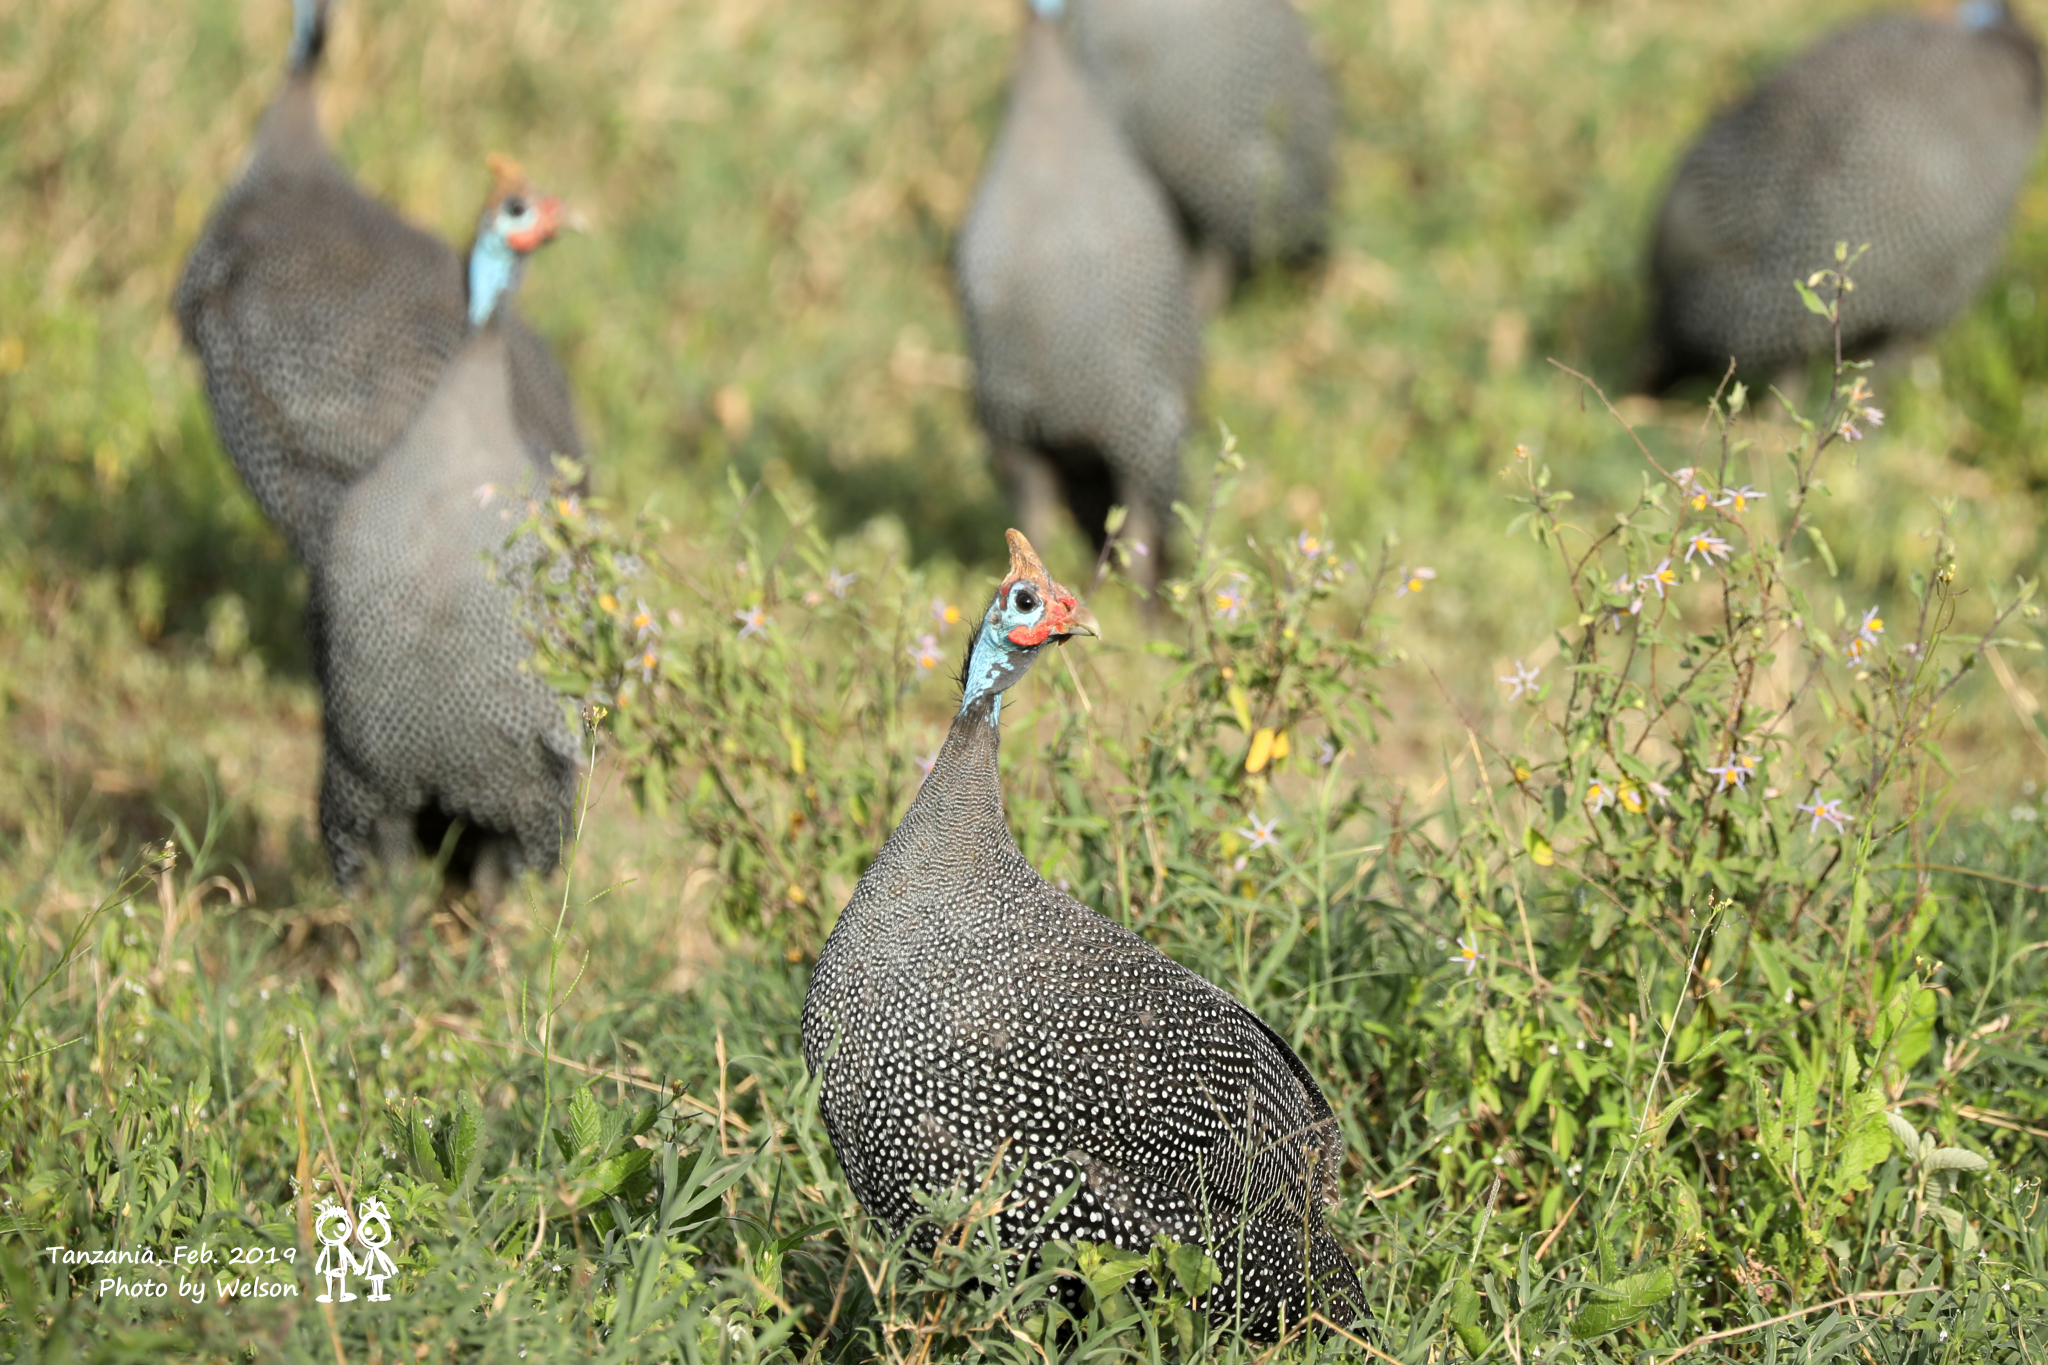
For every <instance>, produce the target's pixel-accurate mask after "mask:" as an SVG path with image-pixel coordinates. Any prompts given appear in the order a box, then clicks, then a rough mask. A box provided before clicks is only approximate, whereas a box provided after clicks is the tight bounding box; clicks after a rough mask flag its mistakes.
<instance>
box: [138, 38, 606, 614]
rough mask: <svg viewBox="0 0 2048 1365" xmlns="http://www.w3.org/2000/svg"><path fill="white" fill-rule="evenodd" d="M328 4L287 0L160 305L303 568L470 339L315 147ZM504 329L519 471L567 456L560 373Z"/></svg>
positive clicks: (431, 276)
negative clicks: (260, 105) (274, 81)
mask: <svg viewBox="0 0 2048 1365" xmlns="http://www.w3.org/2000/svg"><path fill="white" fill-rule="evenodd" d="M327 8H328V6H327V2H326V0H295V13H296V16H297V21H296V24H295V26H294V31H293V38H292V48H291V58H290V63H289V69H288V73H287V75H286V77H285V81H284V86H283V88H282V89H281V90H279V92H278V93H277V95H276V96H275V97H274V98H273V99H272V101H271V103H270V107H269V109H268V110H266V111H265V113H264V115H263V121H262V124H261V126H260V128H259V130H258V132H257V135H256V143H255V146H254V148H253V149H252V150H251V152H250V155H249V159H248V162H247V163H246V164H245V166H244V167H243V169H242V171H241V174H240V175H239V176H238V178H237V179H236V181H235V183H234V185H233V186H232V188H230V189H229V190H228V192H227V193H226V194H225V195H224V196H223V197H222V199H221V202H220V203H219V205H217V206H216V207H215V209H214V212H213V216H212V218H211V220H210V221H209V222H208V223H207V225H206V229H205V231H204V232H203V233H202V234H201V235H200V238H199V240H198V242H197V243H196V244H195V245H194V246H193V248H192V254H191V257H190V259H189V260H188V261H187V262H186V265H185V273H184V276H183V278H182V279H180V280H179V282H178V290H177V297H176V299H175V302H174V305H173V307H174V311H175V312H176V314H177V317H178V322H179V325H180V327H181V328H182V329H183V331H184V335H185V340H186V342H187V344H188V345H190V346H191V347H192V349H193V350H194V351H195V352H197V353H198V356H199V359H200V363H201V365H202V367H203V368H204V370H205V373H206V393H207V398H208V400H209V402H210V403H211V405H212V408H213V419H214V426H215V429H216V430H217V431H218V432H219V435H220V441H221V445H222V446H224V447H225V448H226V450H227V453H228V458H229V459H231V460H232V461H234V464H235V467H236V469H237V470H239V471H240V473H241V475H242V478H243V480H244V481H245V482H246V483H247V484H248V485H249V490H250V492H251V493H253V494H254V495H255V498H256V501H257V504H258V505H259V506H261V507H262V509H263V512H264V514H265V515H266V516H268V517H269V518H270V520H271V521H272V522H273V523H275V524H276V525H277V526H278V528H279V529H280V530H282V531H283V533H284V535H285V538H286V540H287V541H289V542H290V544H291V547H292V549H293V551H294V552H295V553H296V554H297V555H298V556H299V558H300V559H301V560H302V561H303V562H304V563H305V564H306V565H307V567H308V568H309V569H313V568H317V567H318V565H319V563H320V561H321V558H322V557H323V554H324V551H325V544H326V538H327V531H328V527H329V525H330V524H331V522H332V521H333V517H334V511H335V508H336V506H337V505H338V504H339V502H340V499H341V495H342V491H343V490H344V489H345V488H346V487H347V485H348V483H349V481H350V480H352V479H354V478H355V477H356V476H357V475H359V474H361V473H362V472H363V471H364V470H365V469H367V468H368V467H369V466H370V463H371V462H372V461H373V460H375V459H376V458H377V457H378V456H379V455H381V454H383V452H384V451H385V450H386V449H387V448H388V447H389V446H390V445H391V443H392V442H393V441H395V440H397V439H398V437H399V436H400V435H401V434H402V433H403V432H404V431H405V429H406V427H407V425H408V424H409V423H410V422H411V421H412V420H413V417H414V415H415V414H416V413H417V412H418V411H419V408H420V405H421V404H422V403H424V402H425V401H426V398H427V395H428V394H429V393H431V392H432V391H433V388H434V384H435V382H436V381H437V380H438V379H439V378H440V376H441V371H442V370H443V369H444V368H445V367H446V366H447V364H448V362H449V361H450V360H451V359H452V358H453V357H454V355H455V353H456V352H457V351H458V350H460V349H461V347H462V345H463V343H464V340H465V338H466V337H467V335H468V331H469V325H468V312H469V301H468V292H467V289H466V286H465V283H464V279H463V265H462V260H461V258H460V257H459V256H457V255H456V253H455V252H453V251H451V250H450V249H449V248H448V246H447V245H446V244H445V243H443V242H442V241H440V240H439V239H438V238H435V237H432V236H430V235H428V234H427V233H424V232H422V231H420V230H419V229H418V228H415V227H413V226H411V225H410V224H408V223H406V222H405V221H404V220H403V219H401V218H399V217H398V216H397V215H396V214H394V213H393V212H392V211H391V210H390V209H388V208H386V207H385V206H384V205H382V204H380V203H378V202H377V201H376V200H374V199H372V198H370V197H369V196H368V195H366V194H364V193H363V192H362V191H361V190H359V189H357V188H356V186H355V183H354V182H353V181H352V180H351V179H350V178H349V176H348V174H347V172H345V171H344V170H342V168H341V167H340V165H339V164H337V163H336V162H335V160H334V157H333V155H332V153H330V152H329V150H328V147H327V143H326V140H325V138H323V137H322V136H321V132H320V122H319V115H318V110H317V108H316V106H315V96H316V94H317V88H318V80H317V77H318V74H319V70H320V57H321V52H322V50H323V49H324V47H325V45H326V36H327ZM503 326H504V329H505V334H506V336H505V341H506V345H507V347H508V348H509V350H510V353H511V356H512V366H513V376H512V388H513V394H514V399H515V402H516V404H517V408H518V416H519V429H520V432H521V434H522V436H523V437H524V439H525V444H526V447H527V449H528V451H529V453H530V455H531V457H532V459H533V461H534V463H535V464H536V466H537V467H539V468H541V469H543V470H546V469H548V468H549V467H550V465H551V461H552V457H553V456H555V455H563V456H567V457H569V458H571V459H579V460H580V459H581V458H582V455H583V446H582V441H581V439H580V438H579V437H578V435H577V430H576V420H575V416H574V412H573V409H572V407H571V405H570V401H569V392H568V386H567V385H566V383H565V382H564V381H563V378H562V374H561V371H560V369H559V368H558V367H557V366H556V365H555V362H554V360H553V358H552V357H551V356H550V355H549V354H548V352H547V348H546V347H545V346H544V345H543V344H542V343H541V342H540V340H539V339H538V338H536V337H535V336H534V335H533V333H532V332H531V331H530V330H528V328H527V327H526V326H525V324H524V323H522V322H520V321H518V319H516V318H511V317H508V318H507V319H506V320H505V322H504V324H503ZM309 626H310V627H312V633H313V635H314V637H315V638H314V647H315V649H316V650H317V649H318V628H317V620H309Z"/></svg>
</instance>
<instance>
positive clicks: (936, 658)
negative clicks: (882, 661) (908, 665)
mask: <svg viewBox="0 0 2048 1365" xmlns="http://www.w3.org/2000/svg"><path fill="white" fill-rule="evenodd" d="M903 652H904V653H905V654H908V655H909V656H910V660H911V662H912V663H914V664H916V665H917V671H918V672H920V673H930V672H932V671H933V670H934V669H936V668H937V667H938V666H939V663H940V661H941V660H940V655H939V637H938V636H936V635H932V634H929V633H927V634H924V635H920V636H918V637H917V644H916V645H914V646H913V647H911V648H909V649H906V650H904V651H903Z"/></svg>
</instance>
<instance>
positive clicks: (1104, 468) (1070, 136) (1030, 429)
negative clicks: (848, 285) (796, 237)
mask: <svg viewBox="0 0 2048 1365" xmlns="http://www.w3.org/2000/svg"><path fill="white" fill-rule="evenodd" d="M1058 7H1059V0H1033V8H1034V12H1033V14H1032V15H1031V16H1030V17H1029V18H1028V19H1027V20H1026V21H1025V33H1024V42H1023V49H1022V52H1021V53H1020V55H1019V57H1018V61H1017V66H1016V71H1015V74H1014V76H1013V78H1012V83H1011V87H1010V105H1009V110H1008V113H1007V115H1006V116H1005V118H1004V121H1003V127H1002V131H1001V132H1000V133H999V134H998V135H997V137H996V142H995V146H994V148H993V149H992V150H991V151H990V153H989V159H988V164H987V166H986V168H985V169H984V170H983V172H982V179H981V185H980V187H979V188H978V189H977V190H976V191H975V195H974V203H973V206H972V207H971V208H970V209H969V210H968V213H967V220H966V222H965V223H964V224H963V225H962V226H961V229H960V240H959V243H958V245H957V246H956V248H955V259H954V268H955V271H956V274H957V276H958V284H959V291H960V308H961V312H962V314H963V317H964V320H965V323H966V331H967V345H968V350H969V352H970V353H971V355H972V357H973V361H974V406H975V414H976V416H977V417H979V418H980V420H981V425H982V427H983V428H984V429H985V430H986V431H987V432H988V436H989V442H990V445H991V448H992V454H993V456H994V460H995V464H996V469H997V472H998V474H999V475H1001V476H1002V478H1003V479H1004V481H1005V482H1007V483H1008V484H1009V486H1010V491H1011V495H1012V497H1013V499H1014V501H1015V503H1016V506H1017V511H1018V517H1019V519H1020V520H1021V521H1023V523H1024V527H1025V530H1026V531H1027V532H1028V533H1029V534H1031V535H1034V536H1038V537H1041V538H1043V537H1045V536H1047V535H1049V534H1050V530H1051V518H1052V516H1053V508H1054V506H1055V502H1056V499H1058V498H1059V497H1061V496H1064V498H1065V500H1066V503H1067V505H1068V507H1070V508H1071V509H1072V510H1073V513H1074V519H1075V520H1076V521H1077V522H1079V523H1080V525H1081V529H1082V530H1083V531H1085V532H1086V533H1087V534H1088V535H1089V536H1090V537H1092V538H1093V540H1094V542H1095V545H1096V547H1097V549H1098V550H1099V549H1100V548H1101V547H1102V546H1103V544H1104V542H1105V540H1106V539H1107V531H1106V519H1107V517H1108V514H1109V509H1110V508H1111V506H1112V505H1118V504H1121V505H1122V506H1123V507H1125V508H1126V509H1127V510H1128V512H1129V519H1128V521H1127V522H1126V524H1125V528H1124V531H1123V533H1122V534H1123V538H1124V539H1126V540H1127V541H1129V542H1131V544H1132V546H1133V548H1134V549H1137V548H1138V547H1143V548H1142V550H1141V551H1140V552H1139V553H1138V554H1137V555H1136V557H1135V558H1134V560H1133V570H1134V572H1135V573H1136V575H1137V576H1138V577H1139V578H1140V580H1141V581H1143V582H1146V583H1148V584H1149V583H1150V582H1153V581H1155V580H1156V579H1157V577H1158V574H1159V572H1160V567H1161V563H1162V561H1163V559H1164V558H1165V549H1166V545H1165V541H1166V539H1167V536H1168V534H1169V533H1170V531H1171V529H1172V524H1173V502H1174V499H1175V498H1176V497H1177V496H1178V495H1179V491H1180V444H1181V438H1182V437H1183V436H1184V435H1185V434H1186V432H1187V428H1188V423H1189V419H1190V408H1191V406H1192V397H1191V396H1192V394H1193V392H1194V390H1195V387H1196V385H1197V384H1199V383H1200V380H1201V369H1202V339H1201V323H1200V320H1199V319H1198V318H1197V316H1196V312H1195V304H1194V298H1193V295H1192V293H1191V290H1190V283H1189V279H1188V262H1187V253H1186V251H1185V249H1184V248H1183V247H1182V245H1181V241H1180V237H1179V234H1178V232H1177V230H1176V229H1175V227H1174V222H1173V215H1172V209H1171V206H1170V205H1169V204H1168V203H1167V200H1166V196H1165V194H1164V193H1163V192H1162V191H1161V190H1160V188H1159V186H1158V185H1157V184H1156V183H1155V182H1154V181H1153V179H1152V177H1151V176H1150V175H1149V174H1147V172H1146V171H1145V168H1144V166H1143V165H1142V164H1141V163H1140V162H1139V160H1138V158H1137V154H1136V153H1135V152H1133V151H1132V150H1131V148H1130V145H1129V143H1128V142H1126V140H1125V139H1124V137H1123V135H1122V134H1121V133H1120V132H1119V131H1118V130H1117V126H1116V121H1115V120H1114V119H1113V118H1111V117H1110V114H1109V111H1108V109H1107V108H1105V107H1104V105H1103V103H1102V101H1101V100H1100V99H1099V98H1098V97H1097V96H1096V94H1095V93H1094V91H1093V90H1092V89H1091V88H1090V87H1089V85H1088V83H1087V81H1086V80H1085V78H1083V76H1082V75H1081V72H1080V70H1079V69H1078V68H1077V67H1076V66H1075V65H1074V62H1073V59H1072V57H1071V56H1070V55H1069V54H1068V52H1067V50H1066V46H1065V44H1064V42H1063V41H1062V39H1061V36H1060V33H1059V30H1058V29H1057V28H1056V27H1054V26H1053V24H1052V23H1051V22H1050V20H1049V18H1048V17H1047V16H1048V15H1049V14H1051V13H1053V12H1056V11H1057V9H1058Z"/></svg>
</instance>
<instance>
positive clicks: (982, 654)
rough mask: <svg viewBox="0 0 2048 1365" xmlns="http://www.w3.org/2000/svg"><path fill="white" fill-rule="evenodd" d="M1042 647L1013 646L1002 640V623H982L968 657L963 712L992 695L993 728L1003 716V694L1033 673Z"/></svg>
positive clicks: (962, 695) (962, 698)
mask: <svg viewBox="0 0 2048 1365" xmlns="http://www.w3.org/2000/svg"><path fill="white" fill-rule="evenodd" d="M1039 648H1040V647H1039V646H1026V645H1013V644H1011V643H1010V642H1009V641H1008V640H1007V639H1005V638H1004V637H1003V632H1002V626H1001V624H1000V623H999V622H995V621H983V622H982V624H981V633H980V634H979V635H977V636H976V637H975V639H974V649H973V651H972V652H971V653H969V654H968V656H967V676H966V677H964V678H962V679H961V693H960V710H961V712H962V713H963V714H964V713H965V712H966V710H967V708H968V707H970V706H972V705H974V703H975V702H977V701H979V700H981V699H982V698H983V697H986V696H990V695H991V694H993V704H992V705H991V706H990V708H989V713H988V723H989V724H990V725H994V724H995V723H996V722H997V721H998V720H999V719H1001V717H1002V714H1003V697H1002V694H1003V693H1004V692H1006V691H1008V690H1009V689H1010V688H1011V687H1012V686H1013V685H1015V683H1016V682H1017V680H1018V679H1019V678H1021V677H1023V676H1024V675H1025V674H1026V673H1029V672H1030V671H1031V665H1032V664H1033V663H1035V662H1036V661H1037V659H1038V650H1039Z"/></svg>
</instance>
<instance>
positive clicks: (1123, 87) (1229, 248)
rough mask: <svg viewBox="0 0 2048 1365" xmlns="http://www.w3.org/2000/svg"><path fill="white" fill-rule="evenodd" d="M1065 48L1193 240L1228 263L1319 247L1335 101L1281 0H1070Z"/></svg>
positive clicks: (1257, 262) (1325, 236) (1318, 251)
mask: <svg viewBox="0 0 2048 1365" xmlns="http://www.w3.org/2000/svg"><path fill="white" fill-rule="evenodd" d="M1066 8H1067V9H1068V10H1069V11H1070V13H1069V16H1068V18H1067V20H1066V25H1067V36H1068V39H1069V41H1070V42H1071V43H1072V45H1073V49H1074V55H1075V57H1076V58H1077V59H1078V60H1079V61H1080V63H1081V66H1082V68H1083V69H1084V70H1086V71H1087V73H1088V75H1089V76H1090V77H1091V78H1092V79H1093V80H1094V81H1095V83H1096V85H1097V87H1098V88H1099V89H1101V90H1102V92H1103V94H1104V95H1105V96H1106V98H1107V99H1108V101H1109V104H1110V107H1111V108H1112V109H1113V110H1114V111H1115V113H1116V115H1117V118H1118V120H1119V121H1120V122H1121V123H1122V125H1123V128H1124V131H1125V133H1126V134H1127V135H1128V136H1129V137H1130V139H1131V141H1132V143H1133V144H1134V145H1135V146H1136V147H1137V149H1138V154H1139V155H1140V156H1141V157H1142V158H1144V161H1145V164H1146V165H1147V166H1149V167H1151V168H1152V171H1153V173H1154V174H1155V175H1157V176H1158V177H1159V180H1160V183H1162V184H1163V185H1165V186H1166V189H1167V192H1168V193H1169V194H1171V195H1172V196H1173V201H1174V203H1175V204H1176V205H1177V206H1178V207H1179V209H1180V212H1181V214H1182V216H1183V218H1184V219H1185V220H1186V222H1187V225H1188V226H1189V228H1191V229H1192V231H1193V234H1194V236H1195V238H1196V240H1197V241H1198V242H1199V243H1202V244H1205V245H1213V246H1215V247H1219V248H1221V249H1222V250H1223V251H1224V252H1226V253H1227V254H1228V256H1229V258H1230V261H1231V263H1232V264H1233V265H1234V266H1235V268H1236V270H1237V271H1238V273H1240V274H1242V273H1247V272H1249V271H1251V270H1254V269H1256V268H1258V267H1261V266H1264V265H1268V264H1275V263H1277V264H1294V263H1298V262H1301V261H1305V260H1311V259H1314V258H1316V257H1320V256H1321V255H1323V254H1324V252H1325V251H1326V249H1327V247H1328V241H1329V217H1330V190H1331V185H1332V183H1333V181H1334V180H1335V161H1334V155H1333V141H1334V138H1335V135H1336V125H1337V103H1336V100H1335V98H1334V97H1333V95H1332V94H1331V90H1330V82H1329V79H1328V77H1327V76H1326V75H1325V74H1324V72H1323V69H1322V66H1321V64H1320V63H1318V62H1317V61H1316V58H1315V54H1314V53H1313V52H1312V51H1311V50H1310V48H1309V40H1308V29H1307V27H1306V26H1305V25H1304V24H1303V23H1302V20H1301V16H1300V15H1299V14H1298V13H1296V11H1295V9H1294V6H1293V5H1292V4H1290V3H1289V0H1066Z"/></svg>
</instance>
